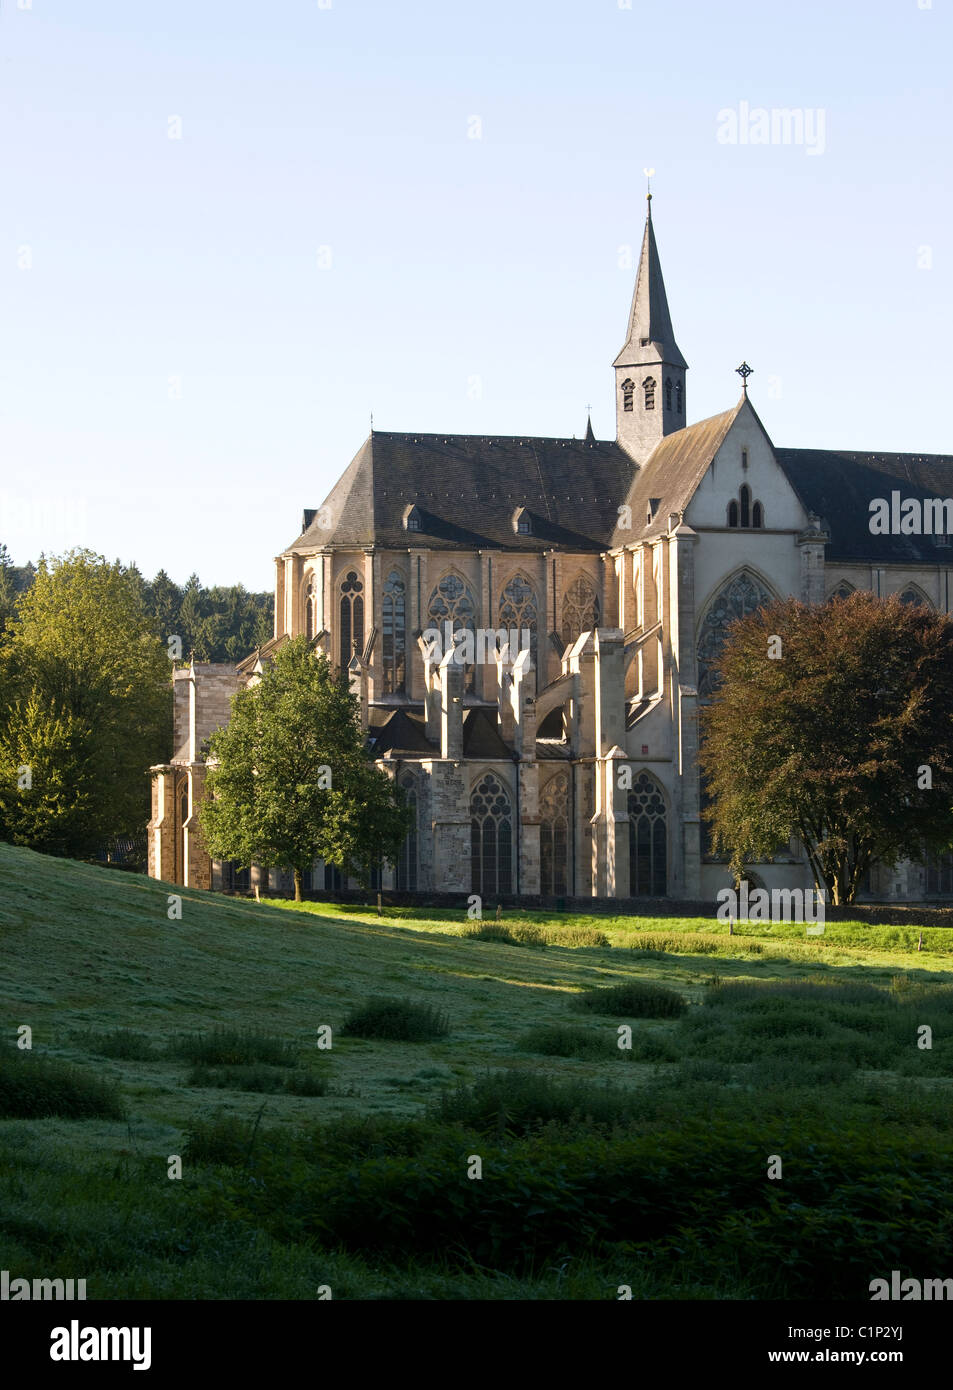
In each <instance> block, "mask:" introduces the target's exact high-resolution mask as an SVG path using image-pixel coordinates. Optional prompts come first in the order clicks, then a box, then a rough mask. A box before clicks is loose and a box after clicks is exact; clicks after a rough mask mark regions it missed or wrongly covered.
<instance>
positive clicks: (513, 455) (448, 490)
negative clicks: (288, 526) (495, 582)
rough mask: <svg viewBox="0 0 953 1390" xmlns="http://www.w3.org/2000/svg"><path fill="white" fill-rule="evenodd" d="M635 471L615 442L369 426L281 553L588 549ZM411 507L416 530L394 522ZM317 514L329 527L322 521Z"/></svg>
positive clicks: (596, 545)
mask: <svg viewBox="0 0 953 1390" xmlns="http://www.w3.org/2000/svg"><path fill="white" fill-rule="evenodd" d="M635 468H636V465H635V463H634V462H633V460H632V459H631V458H630V457H629V455H628V454H627V453H626V452H625V450H624V449H623V448H622V447H621V446H620V445H619V444H617V443H616V442H615V440H611V441H599V440H594V439H593V440H586V439H540V438H534V437H529V436H525V435H524V436H522V437H517V436H515V435H511V436H503V437H484V436H481V435H466V434H455V435H450V434H403V433H393V432H390V431H383V430H373V431H372V432H371V434H370V436H369V438H368V439H367V440H366V441H365V443H364V444H363V445H362V447H361V448H360V449H359V451H358V453H357V454H356V456H355V458H354V459H353V461H352V462H351V464H350V465H349V467H348V468H347V470H346V471H345V473H344V474H343V476H342V477H341V479H340V481H339V482H338V483H337V485H336V486H335V487H334V489H333V490H332V491H331V493H330V494H329V496H328V498H327V501H326V502H325V503H324V506H323V507H322V508H321V509H320V510H319V511H318V512H317V514H316V516H315V519H314V520H313V521H312V523H311V525H310V526H309V527H308V528H307V530H305V531H304V532H302V534H301V535H300V536H299V537H298V538H297V540H295V541H294V542H293V543H292V545H291V546H289V548H288V551H289V552H296V551H298V552H304V553H311V552H313V551H314V550H316V549H318V548H321V547H324V546H334V547H345V546H353V547H362V546H369V545H375V544H376V545H380V546H384V547H388V548H391V549H393V548H399V549H402V548H405V547H408V546H415V545H419V546H421V547H422V548H426V549H429V550H456V549H460V548H470V549H499V550H512V551H523V552H524V553H525V552H527V551H529V552H532V551H543V550H549V549H552V548H557V549H567V550H574V551H595V552H598V551H600V550H604V549H605V548H606V542H607V540H608V538H609V536H610V535H611V534H612V529H613V527H614V525H615V522H616V518H617V511H618V507H619V504H620V503H621V502H623V501H624V500H625V496H626V493H627V492H628V490H629V486H630V484H631V481H632V474H633V472H634V471H635ZM412 504H416V505H417V507H418V509H419V511H420V513H421V517H422V523H423V524H422V526H421V529H420V530H419V531H407V530H405V529H404V525H403V517H404V513H405V511H406V510H407V508H408V507H409V506H410V505H412ZM521 506H522V507H525V508H526V509H527V511H528V512H529V514H530V518H531V522H532V527H533V534H532V535H529V536H524V535H517V533H516V532H515V531H514V529H513V515H514V512H515V511H516V510H517V508H518V507H521ZM322 519H323V520H325V521H330V523H331V524H330V525H329V526H327V527H324V528H322V526H321V521H322ZM286 553H288V552H286Z"/></svg>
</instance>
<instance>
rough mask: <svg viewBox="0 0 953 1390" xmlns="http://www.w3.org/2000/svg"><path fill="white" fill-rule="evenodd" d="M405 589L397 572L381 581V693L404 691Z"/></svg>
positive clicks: (405, 647) (389, 693) (392, 571)
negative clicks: (382, 671)
mask: <svg viewBox="0 0 953 1390" xmlns="http://www.w3.org/2000/svg"><path fill="white" fill-rule="evenodd" d="M406 598H407V586H406V585H405V583H404V581H403V578H402V577H401V575H400V574H399V573H398V571H397V570H391V572H390V574H389V575H388V576H387V578H386V579H385V581H384V603H383V611H382V615H381V622H382V630H381V641H382V649H383V659H384V693H385V695H393V694H395V693H397V692H401V693H402V692H403V690H404V682H405V677H406V659H407V604H406Z"/></svg>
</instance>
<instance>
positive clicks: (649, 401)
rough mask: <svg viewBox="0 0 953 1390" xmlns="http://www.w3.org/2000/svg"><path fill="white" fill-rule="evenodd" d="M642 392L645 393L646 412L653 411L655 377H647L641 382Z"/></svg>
mask: <svg viewBox="0 0 953 1390" xmlns="http://www.w3.org/2000/svg"><path fill="white" fill-rule="evenodd" d="M642 390H643V391H644V392H645V408H646V410H654V409H655V377H654V376H647V377H646V378H645V380H644V381H643V382H642Z"/></svg>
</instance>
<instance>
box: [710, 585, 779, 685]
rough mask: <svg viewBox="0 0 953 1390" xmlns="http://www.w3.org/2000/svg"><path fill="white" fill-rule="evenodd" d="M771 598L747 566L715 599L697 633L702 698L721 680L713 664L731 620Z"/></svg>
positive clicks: (749, 611) (740, 616)
mask: <svg viewBox="0 0 953 1390" xmlns="http://www.w3.org/2000/svg"><path fill="white" fill-rule="evenodd" d="M770 602H771V595H770V594H769V593H768V591H767V589H766V588H765V587H764V585H763V584H762V583H761V581H760V580H759V579H756V578H755V576H754V575H753V574H751V573H750V572H749V571H748V570H742V571H741V572H740V573H739V574H736V575H733V576H732V578H731V579H730V580H729V581H728V583H727V584H726V585H725V586H724V587H723V588H722V589H721V590H720V592H719V593H718V594H716V596H715V597H714V598H713V599H712V601H711V603H710V604H709V606H708V611H707V612H706V614H705V617H704V619H703V620H702V625H701V631H700V632H699V635H698V697H699V699H701V700H706V699H710V698H711V696H712V695H714V693H715V690H716V688H717V684H718V682H717V678H716V676H715V673H714V671H713V670H712V666H713V664H714V663H715V661H717V659H718V657H719V656H720V655H721V649H722V647H723V646H724V645H725V634H726V629H727V627H728V624H729V623H733V622H735V621H736V620H737V619H738V618H746V617H747V616H748V614H749V613H754V612H755V611H756V610H757V609H759V608H760V607H762V605H763V604H766V603H770Z"/></svg>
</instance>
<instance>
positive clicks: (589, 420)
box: [585, 411, 596, 444]
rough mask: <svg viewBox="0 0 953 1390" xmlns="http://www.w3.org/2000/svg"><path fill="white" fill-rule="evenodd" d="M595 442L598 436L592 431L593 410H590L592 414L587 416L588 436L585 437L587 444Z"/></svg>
mask: <svg viewBox="0 0 953 1390" xmlns="http://www.w3.org/2000/svg"><path fill="white" fill-rule="evenodd" d="M595 442H596V436H595V435H594V434H593V432H592V414H591V411H590V414H589V415H587V417H586V438H585V443H586V444H595Z"/></svg>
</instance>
